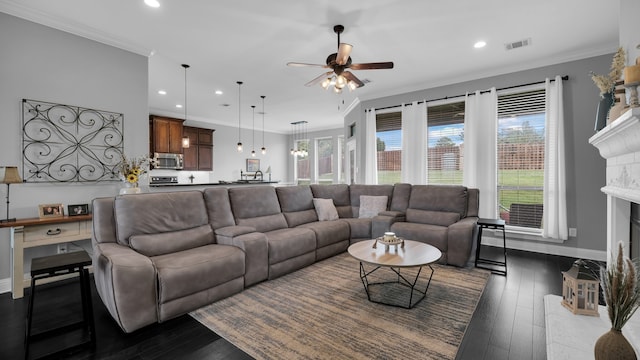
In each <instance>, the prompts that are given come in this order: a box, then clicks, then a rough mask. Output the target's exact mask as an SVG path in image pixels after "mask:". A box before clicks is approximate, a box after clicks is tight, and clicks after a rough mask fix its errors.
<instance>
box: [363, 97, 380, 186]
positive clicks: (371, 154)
mask: <svg viewBox="0 0 640 360" xmlns="http://www.w3.org/2000/svg"><path fill="white" fill-rule="evenodd" d="M364 153H365V164H364V183H365V184H377V183H378V147H377V143H376V110H375V109H370V110H369V111H366V118H365V147H364Z"/></svg>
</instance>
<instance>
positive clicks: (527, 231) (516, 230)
mask: <svg viewBox="0 0 640 360" xmlns="http://www.w3.org/2000/svg"><path fill="white" fill-rule="evenodd" d="M505 230H506V237H507V239H508V240H522V241H540V242H550V243H556V244H562V243H564V240H561V239H552V238H544V237H542V229H531V228H525V227H519V226H506V228H505ZM482 234H483V237H491V238H493V239H494V240H496V241H497V240H500V244H499V245H500V246H502V231H501V230H486V229H485V230H483V231H482ZM496 244H497V243H496Z"/></svg>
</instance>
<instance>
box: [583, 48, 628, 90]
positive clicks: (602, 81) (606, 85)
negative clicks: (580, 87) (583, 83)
mask: <svg viewBox="0 0 640 360" xmlns="http://www.w3.org/2000/svg"><path fill="white" fill-rule="evenodd" d="M625 61H626V60H625V52H624V49H623V48H621V47H620V48H618V51H616V53H615V55H613V61H612V62H611V71H610V72H609V74H607V75H598V74H596V73H594V72H593V71H591V72H589V74H590V75H591V80H593V82H594V83H595V84H596V86H597V87H598V89H600V95H604V94H606V93H608V92H611V91H613V89H614V88H615V86H616V81H618V80H619V79H620V77H622V71H623V69H624V66H625Z"/></svg>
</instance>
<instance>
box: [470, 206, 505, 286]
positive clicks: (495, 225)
mask: <svg viewBox="0 0 640 360" xmlns="http://www.w3.org/2000/svg"><path fill="white" fill-rule="evenodd" d="M478 228H479V229H478V242H477V244H476V261H475V266H476V267H477V268H481V269H486V270H491V272H492V273H494V274H498V275H503V276H507V239H506V234H505V231H504V220H502V219H484V218H479V219H478ZM482 229H494V230H502V254H503V255H504V261H496V260H491V259H484V258H481V257H480V247H481V245H482ZM483 265H491V266H483ZM496 267H504V270H502V269H498V268H496Z"/></svg>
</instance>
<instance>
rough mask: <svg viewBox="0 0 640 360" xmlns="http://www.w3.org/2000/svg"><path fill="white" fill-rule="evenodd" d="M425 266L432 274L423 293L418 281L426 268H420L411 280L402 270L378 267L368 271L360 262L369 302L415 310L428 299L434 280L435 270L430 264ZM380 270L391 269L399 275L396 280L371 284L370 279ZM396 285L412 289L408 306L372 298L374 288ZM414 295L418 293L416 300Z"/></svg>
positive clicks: (361, 278) (361, 277)
mask: <svg viewBox="0 0 640 360" xmlns="http://www.w3.org/2000/svg"><path fill="white" fill-rule="evenodd" d="M425 266H428V267H429V269H430V270H431V273H430V274H429V279H428V280H426V286H425V287H424V291H422V290H420V289H418V280H420V275H421V274H422V269H423V268H424V266H420V267H419V268H418V272H417V273H416V275H415V278H413V279H411V277H413V276H411V277H409V278H408V279H407V277H405V276H404V275H403V274H401V272H400V269H401V268H395V267H391V266H377V267H375V268H374V269H373V270H371V271H366V269H365V268H364V264H363V263H362V261H361V262H360V280H362V285H364V290H365V292H366V293H367V299H369V301H371V302H373V303H376V304H382V305H389V306H395V307H401V308H405V309H411V308H413V307H414V306H416V305H417V304H418V303H420V302H421V301H422V300H423V299H424V298H425V297H426V295H427V290H429V285H430V284H431V278H433V268H432V267H431V265H428V264H427V265H425ZM380 268H387V269H391V270H392V271H393V272H394V273H396V275H397V278H396V280H394V281H378V282H370V281H369V278H368V277H369V276H371V275H372V274H373V273H374V272H376V271H377V270H378V269H380ZM394 285H401V286H404V287H407V288H409V289H410V292H409V302H408V304H407V305H406V306H405V305H402V304H400V302H398V303H393V302H390V301H385V300H384V297H381V298H380V299H374V298H373V297H372V291H371V289H373V288H374V287H378V286H380V287H384V286H394ZM414 293H417V294H416V297H415V298H414Z"/></svg>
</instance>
